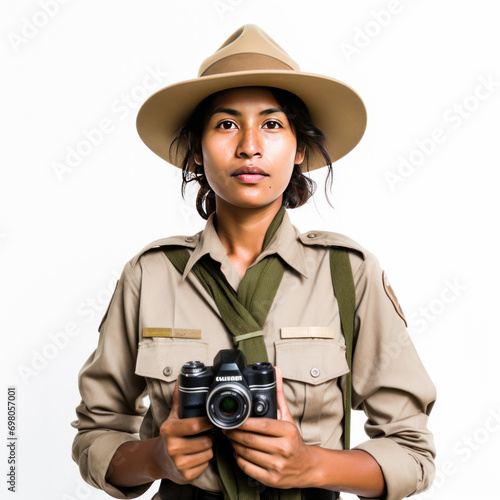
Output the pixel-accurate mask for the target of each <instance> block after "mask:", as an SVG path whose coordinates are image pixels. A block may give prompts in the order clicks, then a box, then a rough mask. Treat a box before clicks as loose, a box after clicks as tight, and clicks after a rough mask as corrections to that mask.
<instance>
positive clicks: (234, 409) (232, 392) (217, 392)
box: [206, 383, 252, 429]
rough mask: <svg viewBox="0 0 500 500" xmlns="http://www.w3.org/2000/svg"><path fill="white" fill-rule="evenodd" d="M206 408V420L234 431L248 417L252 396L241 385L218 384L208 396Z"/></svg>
mask: <svg viewBox="0 0 500 500" xmlns="http://www.w3.org/2000/svg"><path fill="white" fill-rule="evenodd" d="M206 408H207V415H208V418H209V419H210V421H211V422H212V423H213V424H214V425H215V426H217V427H220V428H221V429H234V428H235V427H238V426H240V425H241V424H242V423H243V422H244V421H245V420H246V419H247V418H248V417H249V416H250V413H251V409H252V396H251V393H250V391H249V390H248V389H246V388H245V387H244V386H242V385H239V384H231V383H228V384H220V385H218V386H217V387H216V388H215V389H213V390H212V391H211V392H210V393H209V394H208V396H207V406H206Z"/></svg>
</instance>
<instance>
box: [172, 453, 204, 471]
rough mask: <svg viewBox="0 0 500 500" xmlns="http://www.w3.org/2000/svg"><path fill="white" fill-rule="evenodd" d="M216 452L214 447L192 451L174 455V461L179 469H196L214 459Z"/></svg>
mask: <svg viewBox="0 0 500 500" xmlns="http://www.w3.org/2000/svg"><path fill="white" fill-rule="evenodd" d="M213 456H214V454H213V450H212V448H210V449H208V450H204V451H202V452H199V453H191V454H186V455H179V456H174V457H172V461H173V462H174V464H175V466H176V467H177V469H179V470H189V469H196V468H198V467H200V466H202V465H204V464H208V462H210V460H212V458H213Z"/></svg>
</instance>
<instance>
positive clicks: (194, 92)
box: [137, 24, 366, 171]
mask: <svg viewBox="0 0 500 500" xmlns="http://www.w3.org/2000/svg"><path fill="white" fill-rule="evenodd" d="M247 86H264V87H277V88H280V89H284V90H287V91H289V92H292V93H293V94H295V95H297V96H298V97H299V98H300V99H302V101H303V102H304V103H305V105H306V106H307V108H308V110H309V113H310V115H311V118H312V121H313V123H314V125H315V126H316V127H318V128H319V129H320V130H321V131H322V132H323V134H324V135H325V137H326V142H327V148H328V151H329V153H330V156H331V158H332V161H337V160H339V159H340V158H342V157H343V156H345V155H346V154H347V153H348V152H349V151H351V150H352V149H353V148H354V147H355V146H356V144H357V143H358V142H359V141H360V139H361V137H362V136H363V133H364V131H365V128H366V110H365V106H364V104H363V101H362V100H361V98H360V97H359V96H358V94H357V93H356V92H355V91H354V90H353V89H352V88H351V87H349V86H348V85H346V84H345V83H342V82H340V81H338V80H335V79H333V78H329V77H326V76H322V75H316V74H311V73H302V72H301V71H300V69H299V66H298V64H297V63H296V62H295V61H294V60H293V59H292V58H291V57H290V56H289V55H288V54H287V53H286V52H285V51H284V50H283V49H282V48H281V47H280V46H279V45H278V44H277V43H276V42H275V41H274V40H272V39H271V38H270V37H269V36H268V35H267V34H266V33H264V31H262V30H261V29H260V28H259V27H258V26H255V25H252V24H248V25H245V26H243V27H242V28H240V29H239V30H237V31H236V32H235V33H234V34H233V35H232V36H231V37H229V38H228V39H227V40H226V41H225V42H224V43H223V44H222V46H221V47H220V48H219V49H218V50H217V51H216V52H215V53H214V54H213V55H212V56H210V57H208V58H207V59H206V60H205V61H204V62H203V63H202V65H201V67H200V71H199V73H198V78H195V79H193V80H187V81H183V82H179V83H175V84H173V85H169V86H168V87H165V88H163V89H161V90H159V91H158V92H156V93H155V94H153V95H152V96H151V97H150V98H149V99H148V100H147V101H146V102H145V103H144V104H143V105H142V107H141V109H140V110H139V114H138V116H137V130H138V132H139V136H140V137H141V139H142V140H143V141H144V142H145V143H146V145H147V146H148V147H149V148H150V149H151V150H152V151H154V152H155V153H156V154H157V155H158V156H160V157H161V158H163V159H165V160H166V161H168V162H169V163H171V164H172V165H175V166H177V167H180V166H181V164H182V160H183V158H184V155H185V153H186V152H185V151H183V150H182V149H181V150H178V148H175V147H174V148H171V144H172V141H174V139H175V138H176V137H177V135H178V133H179V131H180V130H181V128H182V127H183V126H184V125H185V124H186V123H187V121H188V119H189V117H190V116H191V115H192V113H193V111H194V110H195V108H196V106H197V105H198V104H199V103H200V102H201V101H202V100H203V99H204V98H205V97H208V96H209V95H211V94H213V93H215V92H219V91H221V90H227V89H231V88H236V87H247ZM323 166H325V160H324V159H323V157H322V156H321V155H319V154H316V155H310V156H309V158H308V160H307V164H306V162H303V164H302V170H303V171H310V170H315V169H317V168H320V167H323Z"/></svg>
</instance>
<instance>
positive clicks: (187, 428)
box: [160, 417, 213, 439]
mask: <svg viewBox="0 0 500 500" xmlns="http://www.w3.org/2000/svg"><path fill="white" fill-rule="evenodd" d="M212 428H213V424H212V422H210V420H208V418H207V417H192V418H185V419H178V418H175V417H173V418H170V417H169V418H168V419H167V420H165V422H163V424H162V426H161V428H160V432H161V434H162V436H164V437H165V438H166V439H168V438H176V437H177V438H183V437H186V436H196V435H197V434H202V433H204V432H207V431H209V430H211V429H212ZM204 437H208V438H210V439H212V437H211V436H210V435H208V434H207V435H205V436H204Z"/></svg>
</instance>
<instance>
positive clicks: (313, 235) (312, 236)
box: [307, 233, 318, 238]
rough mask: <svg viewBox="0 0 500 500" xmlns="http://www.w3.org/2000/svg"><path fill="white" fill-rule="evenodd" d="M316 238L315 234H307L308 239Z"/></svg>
mask: <svg viewBox="0 0 500 500" xmlns="http://www.w3.org/2000/svg"><path fill="white" fill-rule="evenodd" d="M316 236H318V235H317V234H316V233H307V237H308V238H316Z"/></svg>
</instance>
